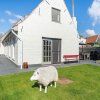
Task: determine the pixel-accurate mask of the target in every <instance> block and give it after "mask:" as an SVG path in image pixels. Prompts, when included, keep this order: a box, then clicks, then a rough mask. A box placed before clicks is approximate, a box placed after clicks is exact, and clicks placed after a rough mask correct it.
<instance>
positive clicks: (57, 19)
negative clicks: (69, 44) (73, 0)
mask: <svg viewBox="0 0 100 100" xmlns="http://www.w3.org/2000/svg"><path fill="white" fill-rule="evenodd" d="M52 21H54V22H58V23H60V10H59V9H56V8H52Z"/></svg>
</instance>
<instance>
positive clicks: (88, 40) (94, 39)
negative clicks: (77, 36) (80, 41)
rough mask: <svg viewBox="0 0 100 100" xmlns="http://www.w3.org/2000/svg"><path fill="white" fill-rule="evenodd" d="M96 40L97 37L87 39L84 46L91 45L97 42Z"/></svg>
mask: <svg viewBox="0 0 100 100" xmlns="http://www.w3.org/2000/svg"><path fill="white" fill-rule="evenodd" d="M97 38H98V35H95V36H91V37H88V38H87V39H86V44H92V43H95V42H96V40H97Z"/></svg>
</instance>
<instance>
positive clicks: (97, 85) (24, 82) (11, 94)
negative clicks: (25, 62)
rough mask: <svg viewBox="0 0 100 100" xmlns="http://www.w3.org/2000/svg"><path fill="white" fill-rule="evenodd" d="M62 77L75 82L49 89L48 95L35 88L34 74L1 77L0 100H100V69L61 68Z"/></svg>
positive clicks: (96, 67) (93, 67)
mask: <svg viewBox="0 0 100 100" xmlns="http://www.w3.org/2000/svg"><path fill="white" fill-rule="evenodd" d="M58 72H59V76H60V77H66V78H68V79H70V80H72V81H73V83H71V84H69V85H60V84H57V88H56V89H55V88H54V87H50V86H49V87H48V93H47V94H45V93H44V89H43V91H42V92H40V91H39V88H38V87H34V88H33V84H34V82H31V81H30V80H29V79H30V77H31V75H32V72H27V73H19V74H14V75H8V76H0V100H100V67H99V66H95V65H79V66H74V67H67V68H59V69H58Z"/></svg>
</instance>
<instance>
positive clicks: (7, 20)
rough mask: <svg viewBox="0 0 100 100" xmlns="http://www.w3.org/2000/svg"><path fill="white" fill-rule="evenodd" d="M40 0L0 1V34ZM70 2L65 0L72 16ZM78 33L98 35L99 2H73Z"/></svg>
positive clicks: (83, 0)
mask: <svg viewBox="0 0 100 100" xmlns="http://www.w3.org/2000/svg"><path fill="white" fill-rule="evenodd" d="M41 1H42V0H0V33H5V32H7V31H8V30H9V29H10V27H11V26H12V25H13V23H14V22H16V20H18V19H19V18H22V16H24V15H27V14H29V13H30V12H32V10H33V9H34V8H35V7H36V6H37V5H38V4H39V3H40V2H41ZM71 1H72V0H65V3H66V5H67V8H68V10H69V12H70V14H71V15H72V10H71V8H72V6H71ZM74 3H75V16H76V17H77V21H78V32H79V33H80V34H81V35H83V36H85V37H86V36H91V35H95V34H100V0H74Z"/></svg>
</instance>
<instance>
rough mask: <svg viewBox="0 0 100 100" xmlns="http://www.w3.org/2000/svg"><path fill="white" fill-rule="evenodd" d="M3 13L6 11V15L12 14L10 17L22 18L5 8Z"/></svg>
mask: <svg viewBox="0 0 100 100" xmlns="http://www.w3.org/2000/svg"><path fill="white" fill-rule="evenodd" d="M5 13H6V14H7V15H9V16H12V17H15V18H17V19H22V18H23V17H22V16H21V15H19V14H16V13H13V12H11V11H9V10H6V11H5Z"/></svg>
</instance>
